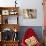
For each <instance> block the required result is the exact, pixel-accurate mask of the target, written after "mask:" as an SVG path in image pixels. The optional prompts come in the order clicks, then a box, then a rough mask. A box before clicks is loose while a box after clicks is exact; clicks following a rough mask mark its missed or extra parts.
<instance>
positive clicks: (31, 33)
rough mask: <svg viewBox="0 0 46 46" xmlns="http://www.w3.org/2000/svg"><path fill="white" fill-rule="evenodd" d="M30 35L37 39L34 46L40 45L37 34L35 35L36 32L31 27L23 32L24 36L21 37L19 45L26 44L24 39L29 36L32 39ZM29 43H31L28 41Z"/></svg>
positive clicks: (23, 45)
mask: <svg viewBox="0 0 46 46" xmlns="http://www.w3.org/2000/svg"><path fill="white" fill-rule="evenodd" d="M32 36H33V37H34V38H36V41H37V42H36V44H35V45H34V46H41V44H40V43H39V41H38V40H37V35H36V33H35V32H34V30H33V29H32V28H29V29H27V31H26V32H25V35H24V37H23V38H22V42H21V46H27V44H28V42H27V44H26V42H25V40H26V39H28V40H29V38H31V40H32V39H33V38H32ZM28 40H27V41H28ZM30 44H31V43H30ZM29 46H32V45H29Z"/></svg>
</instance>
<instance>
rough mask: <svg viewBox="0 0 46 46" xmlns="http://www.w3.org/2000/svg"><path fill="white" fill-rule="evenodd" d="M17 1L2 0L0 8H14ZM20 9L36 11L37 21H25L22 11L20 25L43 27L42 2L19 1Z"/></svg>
mask: <svg viewBox="0 0 46 46" xmlns="http://www.w3.org/2000/svg"><path fill="white" fill-rule="evenodd" d="M14 1H15V0H0V6H2V7H3V6H5V7H6V6H14V5H15V3H14ZM17 2H18V6H19V7H20V9H26V8H28V9H29V8H30V9H36V10H37V19H30V20H29V19H28V20H26V19H24V18H23V15H22V10H20V17H19V24H20V26H43V6H42V0H17Z"/></svg>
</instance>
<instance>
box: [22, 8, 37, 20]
mask: <svg viewBox="0 0 46 46" xmlns="http://www.w3.org/2000/svg"><path fill="white" fill-rule="evenodd" d="M23 14H24V19H36V18H37V10H36V9H23Z"/></svg>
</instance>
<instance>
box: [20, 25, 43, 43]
mask: <svg viewBox="0 0 46 46" xmlns="http://www.w3.org/2000/svg"><path fill="white" fill-rule="evenodd" d="M28 28H32V29H33V30H34V31H35V32H36V34H37V37H38V39H39V41H40V42H41V43H43V30H42V26H21V27H20V32H19V40H20V42H21V40H22V38H23V36H24V33H25V32H26V30H27V29H28Z"/></svg>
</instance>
